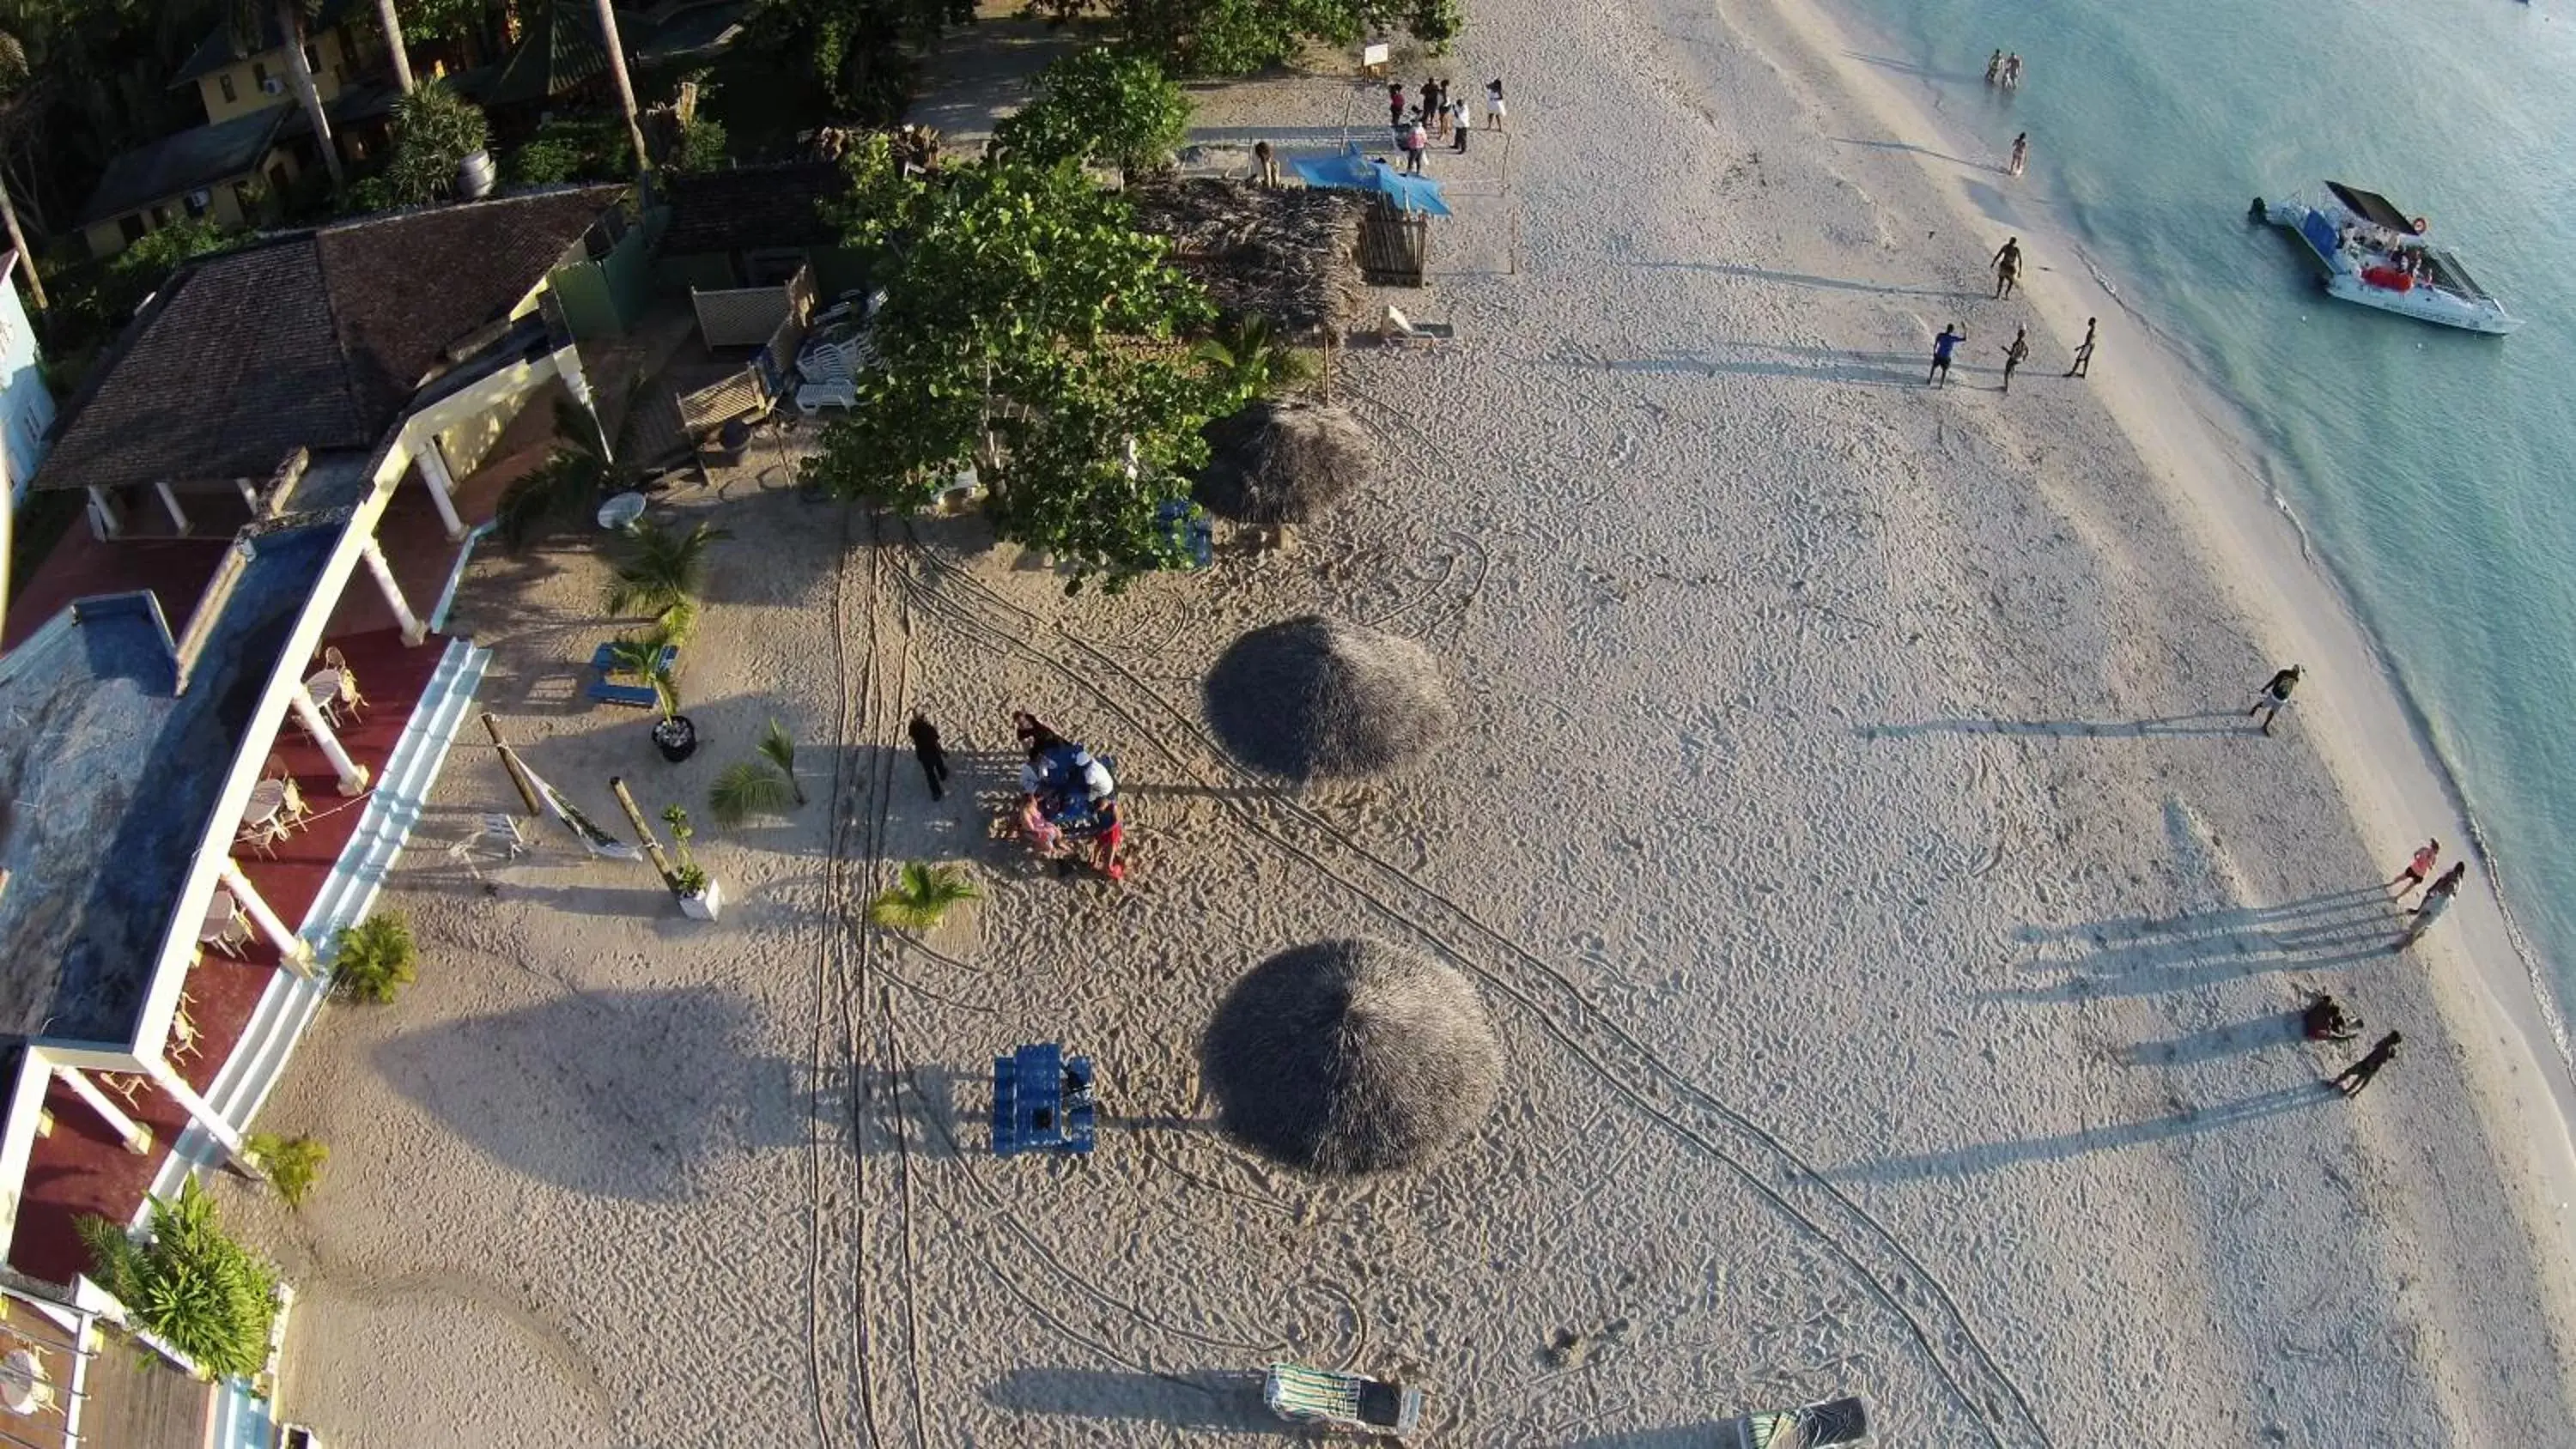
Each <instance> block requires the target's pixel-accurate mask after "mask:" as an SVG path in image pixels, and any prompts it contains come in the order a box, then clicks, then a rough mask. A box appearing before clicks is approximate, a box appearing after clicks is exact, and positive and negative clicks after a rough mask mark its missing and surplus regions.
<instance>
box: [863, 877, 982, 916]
mask: <svg viewBox="0 0 2576 1449" xmlns="http://www.w3.org/2000/svg"><path fill="white" fill-rule="evenodd" d="M983 898H984V892H983V891H981V890H979V889H977V888H976V885H975V882H974V880H973V878H971V877H970V876H968V875H967V874H966V867H964V866H962V865H955V864H950V865H931V864H928V863H926V862H923V861H918V860H915V861H907V862H905V863H904V867H903V869H902V871H901V872H899V873H898V874H897V875H896V877H895V883H894V885H893V886H891V887H889V888H888V889H887V890H886V891H885V892H883V893H882V894H880V895H879V896H878V897H877V898H876V899H875V900H873V901H870V902H868V920H869V921H870V922H872V923H874V924H876V925H879V926H883V927H885V928H887V929H888V930H894V931H927V930H932V929H934V928H936V927H937V926H938V925H939V923H940V922H941V921H944V920H946V919H947V918H948V908H949V907H950V906H953V905H955V904H957V903H958V902H959V901H980V900H982V899H983Z"/></svg>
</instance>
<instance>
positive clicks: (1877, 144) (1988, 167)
mask: <svg viewBox="0 0 2576 1449" xmlns="http://www.w3.org/2000/svg"><path fill="white" fill-rule="evenodd" d="M1832 139H1833V142H1834V144H1835V145H1838V146H1860V147H1865V148H1867V149H1869V150H1872V151H1911V152H1913V153H1914V154H1915V155H1917V156H1929V157H1931V158H1932V159H1933V160H1935V161H1947V162H1949V163H1951V164H1952V165H1954V166H1974V167H1975V168H1977V169H1978V170H1980V171H1994V170H1997V169H2000V168H1998V167H1997V166H1996V165H1995V163H1993V162H1992V161H1971V160H1969V159H1968V158H1967V157H1965V156H1953V155H1951V154H1950V153H1949V152H1947V151H1935V150H1933V149H1932V148H1931V147H1929V146H1917V145H1915V144H1914V143H1913V142H1911V141H1864V140H1862V139H1861V138H1860V137H1858V136H1836V137H1833V138H1832Z"/></svg>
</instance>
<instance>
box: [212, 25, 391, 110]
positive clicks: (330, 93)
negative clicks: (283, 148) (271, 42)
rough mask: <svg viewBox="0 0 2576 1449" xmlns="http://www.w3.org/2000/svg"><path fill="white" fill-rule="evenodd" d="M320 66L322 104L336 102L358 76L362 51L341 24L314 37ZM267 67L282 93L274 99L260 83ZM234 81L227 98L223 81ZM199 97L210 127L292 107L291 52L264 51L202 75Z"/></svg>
mask: <svg viewBox="0 0 2576 1449" xmlns="http://www.w3.org/2000/svg"><path fill="white" fill-rule="evenodd" d="M309 39H310V40H311V41H312V45H313V52H314V55H315V57H316V63H315V65H314V67H313V88H314V89H315V90H317V91H319V92H321V94H322V103H323V104H324V105H329V104H330V103H331V101H332V99H333V98H334V97H336V96H338V95H339V94H340V92H341V91H342V90H344V89H346V88H347V86H348V83H349V82H351V81H354V80H356V79H357V77H358V50H357V46H356V45H355V44H353V43H352V42H351V41H350V39H349V32H348V31H347V30H345V29H343V28H340V27H338V26H334V27H332V28H331V29H329V30H325V31H322V32H321V33H319V34H317V35H314V36H311V37H309ZM261 67H264V68H266V70H267V72H268V75H269V78H270V79H272V80H274V81H276V82H277V83H278V89H277V94H275V95H270V94H269V93H268V92H267V91H265V90H262V89H261V88H260V84H259V68H261ZM226 81H230V82H231V83H232V90H233V94H232V99H230V100H226V99H224V83H225V82H226ZM197 96H198V98H199V99H200V100H203V101H204V102H205V103H206V120H207V122H208V124H214V123H217V122H222V121H229V120H231V119H232V118H233V117H235V116H246V115H249V114H250V113H251V112H253V111H259V110H265V109H267V108H268V107H270V106H284V105H292V104H294V102H295V82H294V81H293V80H292V79H290V78H289V76H288V74H287V66H286V51H285V49H284V48H283V47H280V48H279V49H276V50H264V51H261V52H260V53H259V54H257V55H255V56H252V57H251V58H250V59H249V60H241V61H235V62H233V63H232V64H231V65H228V66H225V67H224V68H223V69H222V70H219V71H216V72H214V73H213V74H211V75H201V76H199V77H197Z"/></svg>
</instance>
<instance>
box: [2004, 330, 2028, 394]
mask: <svg viewBox="0 0 2576 1449" xmlns="http://www.w3.org/2000/svg"><path fill="white" fill-rule="evenodd" d="M2029 360H2030V329H2029V328H2027V327H2016V328H2014V329H2013V340H2012V346H2010V347H2007V348H2005V349H2004V385H2003V387H2002V388H2001V389H2000V391H2003V392H2007V393H2008V392H2011V391H2012V375H2013V369H2014V368H2016V367H2019V366H2021V365H2022V364H2023V363H2025V362H2028V361H2029Z"/></svg>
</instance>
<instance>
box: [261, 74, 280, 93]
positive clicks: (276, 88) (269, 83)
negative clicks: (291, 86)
mask: <svg viewBox="0 0 2576 1449" xmlns="http://www.w3.org/2000/svg"><path fill="white" fill-rule="evenodd" d="M259 88H260V89H261V90H264V91H266V92H268V93H269V94H270V95H272V96H282V95H284V94H286V82H285V81H283V80H281V79H279V78H278V77H276V76H270V77H269V78H268V79H266V80H264V81H261V82H260V83H259Z"/></svg>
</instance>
